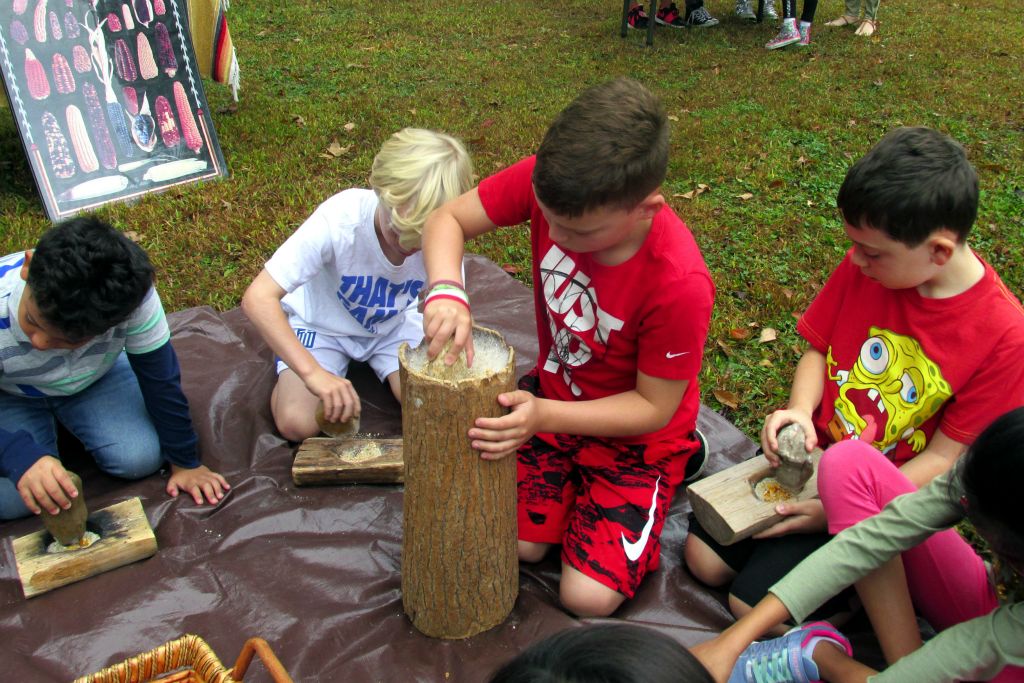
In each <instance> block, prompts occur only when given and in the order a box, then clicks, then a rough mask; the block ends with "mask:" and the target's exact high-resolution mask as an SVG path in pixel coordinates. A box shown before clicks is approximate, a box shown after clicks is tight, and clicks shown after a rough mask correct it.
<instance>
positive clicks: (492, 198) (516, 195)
mask: <svg viewBox="0 0 1024 683" xmlns="http://www.w3.org/2000/svg"><path fill="white" fill-rule="evenodd" d="M535 164H536V157H532V156H531V157H527V158H525V159H523V160H522V161H518V162H516V163H514V164H512V165H511V166H509V167H508V168H506V169H504V170H501V171H498V172H497V173H495V174H494V175H492V176H489V177H487V178H485V179H484V180H482V181H481V182H480V185H479V186H478V187H477V194H478V195H479V197H480V203H481V204H482V205H483V207H484V211H485V212H486V213H487V217H488V218H490V219H491V222H492V223H494V224H495V225H497V226H501V227H506V226H510V225H519V224H520V223H522V222H524V221H526V220H529V219H530V217H531V213H532V211H533V206H534V203H535V200H534V197H533V167H534V165H535Z"/></svg>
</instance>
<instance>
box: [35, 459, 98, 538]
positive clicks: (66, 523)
mask: <svg viewBox="0 0 1024 683" xmlns="http://www.w3.org/2000/svg"><path fill="white" fill-rule="evenodd" d="M68 475H70V476H71V481H72V482H74V484H75V488H76V489H78V496H76V497H75V498H72V499H71V507H70V508H68V509H67V510H61V511H60V512H58V513H57V514H55V515H51V514H50V513H49V512H47V511H46V510H43V514H42V518H43V524H44V525H45V526H46V530H47V531H49V532H50V534H51V535H52V536H53V537H54V538H55V539H56V540H57V542H58V543H60V544H61V545H74V544H76V543H78V542H80V541H81V540H82V537H83V536H84V535H85V522H86V520H87V519H88V517H89V509H88V508H87V507H86V506H85V496H84V495H83V494H82V479H81V477H79V476H78V475H77V474H75V473H74V472H68Z"/></svg>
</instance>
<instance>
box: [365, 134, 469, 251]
mask: <svg viewBox="0 0 1024 683" xmlns="http://www.w3.org/2000/svg"><path fill="white" fill-rule="evenodd" d="M472 185H473V163H472V162H471V161H470V159H469V154H468V153H467V152H466V148H465V147H463V146H462V143H461V142H459V141H458V140H457V139H455V138H453V137H452V136H450V135H445V134H444V133H438V132H436V131H432V130H425V129H423V128H403V129H402V130H400V131H398V132H397V133H395V134H394V135H392V136H391V137H390V138H388V139H387V141H385V142H384V144H383V145H382V146H381V148H380V152H378V153H377V156H376V157H375V158H374V160H373V167H372V168H371V170H370V186H371V187H372V188H373V189H374V191H376V193H377V196H378V197H380V203H381V205H382V206H383V208H384V209H385V211H388V212H389V213H390V214H391V224H392V225H394V226H395V228H396V229H397V230H398V233H399V243H400V244H401V245H402V247H403V248H405V249H419V248H420V240H421V238H422V236H423V224H424V223H425V222H426V220H427V216H428V215H429V214H430V212H431V211H433V210H434V209H436V208H437V207H439V206H441V205H442V204H444V203H445V202H447V201H449V200H451V199H455V198H456V197H458V196H459V195H460V194H462V193H463V192H466V191H467V190H469V188H470V187H472Z"/></svg>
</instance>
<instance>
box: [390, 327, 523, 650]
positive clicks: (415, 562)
mask: <svg viewBox="0 0 1024 683" xmlns="http://www.w3.org/2000/svg"><path fill="white" fill-rule="evenodd" d="M480 335H494V336H496V337H497V338H498V339H501V336H500V335H499V334H498V333H497V332H493V331H491V330H484V329H483V328H476V329H475V330H474V340H476V339H479V338H480ZM502 344H503V345H504V341H503V340H502ZM478 346H479V344H478ZM505 348H507V349H508V362H507V364H506V365H505V367H504V369H502V370H499V371H497V372H495V373H493V374H491V375H489V376H485V377H481V378H472V377H471V378H467V379H456V380H450V379H437V378H434V377H431V376H428V375H427V374H425V373H424V372H420V371H417V370H415V369H413V364H412V363H410V362H409V357H408V354H409V353H410V350H409V349H408V347H407V346H406V345H404V344H403V345H402V348H401V349H400V350H399V361H400V364H401V381H402V432H403V438H404V459H405V501H404V528H403V531H404V534H403V540H402V604H403V606H404V607H405V612H406V614H408V615H409V618H410V620H411V621H412V623H413V625H414V626H415V627H416V628H417V629H418V630H419V631H420V632H422V633H424V634H425V635H428V636H431V637H435V638H448V639H456V638H468V637H469V636H472V635H475V634H477V633H480V632H482V631H486V630H487V629H489V628H492V627H494V626H496V625H498V624H500V623H501V622H502V621H504V620H505V617H507V616H508V614H509V612H511V611H512V606H513V605H514V603H515V600H516V597H517V595H518V592H519V562H518V558H517V553H516V546H517V540H516V539H517V529H516V459H515V457H514V456H510V457H506V458H502V459H501V460H497V461H492V460H482V459H481V458H480V454H479V453H478V452H477V451H474V450H473V449H472V448H471V447H470V440H469V437H468V436H467V432H468V431H469V429H470V427H472V425H473V421H474V420H475V419H476V418H478V417H497V416H500V415H502V414H504V413H505V412H506V411H505V409H504V408H502V407H501V406H500V405H499V404H498V401H497V397H498V394H501V393H503V392H507V391H512V390H513V389H514V388H515V377H514V373H515V359H514V352H513V350H512V349H511V348H510V347H507V346H506V347H505ZM426 371H429V368H428V369H426Z"/></svg>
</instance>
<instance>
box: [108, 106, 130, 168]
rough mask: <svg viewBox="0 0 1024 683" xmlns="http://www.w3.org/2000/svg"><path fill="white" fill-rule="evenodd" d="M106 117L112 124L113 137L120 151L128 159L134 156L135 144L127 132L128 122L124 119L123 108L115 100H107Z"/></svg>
mask: <svg viewBox="0 0 1024 683" xmlns="http://www.w3.org/2000/svg"><path fill="white" fill-rule="evenodd" d="M107 118H109V119H110V123H112V124H113V125H114V137H115V138H117V145H118V147H120V148H121V153H122V154H124V156H125V157H127V158H128V159H133V158H134V157H135V146H134V145H133V144H132V137H131V133H129V132H128V124H127V122H126V121H125V120H124V110H123V109H121V105H120V104H118V103H117V102H107Z"/></svg>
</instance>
